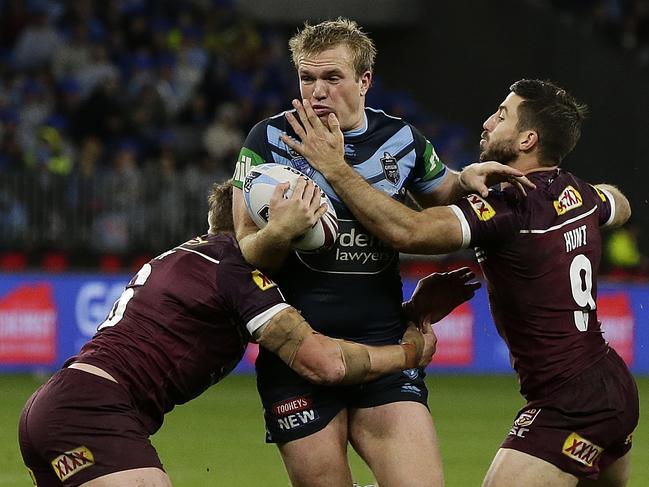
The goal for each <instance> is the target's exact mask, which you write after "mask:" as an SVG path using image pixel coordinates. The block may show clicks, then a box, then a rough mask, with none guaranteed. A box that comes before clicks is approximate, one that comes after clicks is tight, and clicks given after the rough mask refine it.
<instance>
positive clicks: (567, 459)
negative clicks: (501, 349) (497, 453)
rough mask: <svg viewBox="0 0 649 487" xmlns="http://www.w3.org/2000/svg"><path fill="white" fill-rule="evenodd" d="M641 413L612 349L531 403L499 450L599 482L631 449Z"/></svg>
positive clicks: (631, 385)
mask: <svg viewBox="0 0 649 487" xmlns="http://www.w3.org/2000/svg"><path fill="white" fill-rule="evenodd" d="M638 410H639V402H638V390H637V388H636V384H635V381H634V379H633V376H632V375H631V372H629V369H628V368H627V366H626V364H625V363H624V361H623V360H622V359H621V358H620V357H619V355H618V354H617V353H615V351H614V350H612V349H611V350H609V353H608V355H607V356H606V357H604V358H603V359H602V360H600V361H599V362H597V363H596V364H595V365H593V366H592V367H591V368H590V369H588V370H587V371H585V372H582V373H581V374H580V375H579V376H577V377H575V378H574V379H571V380H570V381H569V382H568V383H567V384H565V385H564V386H562V387H561V388H560V389H559V390H557V391H555V392H553V393H552V394H550V395H549V396H548V397H545V398H539V399H535V400H531V401H530V402H528V403H527V404H526V405H525V407H524V408H523V409H521V410H520V411H519V413H518V415H517V417H516V420H515V421H514V424H513V426H512V429H511V430H510V432H509V435H508V436H507V438H506V439H505V441H503V443H502V445H501V447H502V448H511V449H514V450H518V451H522V452H525V453H528V454H530V455H532V456H535V457H537V458H541V459H543V460H545V461H547V462H550V463H552V464H553V465H556V466H557V467H558V468H560V469H561V470H563V471H564V472H568V473H570V474H572V475H575V476H576V477H579V478H586V479H591V480H596V479H597V478H598V477H599V473H600V471H602V470H604V469H605V468H606V467H608V466H609V465H611V464H612V463H613V462H615V461H616V460H617V459H619V458H620V457H622V456H624V455H625V454H626V453H627V452H628V451H629V450H630V449H631V434H632V433H633V430H634V429H635V427H636V426H637V424H638V414H639V413H638Z"/></svg>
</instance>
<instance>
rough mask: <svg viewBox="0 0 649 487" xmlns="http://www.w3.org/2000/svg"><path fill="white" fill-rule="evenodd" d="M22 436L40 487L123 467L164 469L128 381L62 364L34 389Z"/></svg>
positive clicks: (68, 485) (71, 485) (74, 482)
mask: <svg viewBox="0 0 649 487" xmlns="http://www.w3.org/2000/svg"><path fill="white" fill-rule="evenodd" d="M18 439H19V443H20V451H21V453H22V456H23V460H24V462H25V465H26V466H27V468H28V469H29V470H30V474H31V475H32V476H33V477H34V478H33V480H34V482H35V483H36V485H38V486H39V487H61V485H64V486H65V487H76V486H78V485H81V484H83V483H84V482H88V481H89V480H92V479H95V478H97V477H101V476H103V475H107V474H110V473H114V472H119V471H122V470H130V469H133V468H144V467H158V468H160V469H162V464H161V463H160V459H159V458H158V454H157V453H156V451H155V449H154V448H153V446H152V445H151V442H150V441H149V433H148V432H147V431H146V429H145V427H144V423H143V421H142V418H140V417H138V414H137V412H136V409H135V408H134V407H133V405H132V402H131V398H130V395H129V393H128V391H127V390H126V389H125V387H123V386H122V385H120V384H117V383H115V382H112V381H110V380H108V379H104V378H103V377H98V376H96V375H93V374H89V373H88V372H84V371H81V370H76V369H62V370H59V371H58V372H57V373H56V374H54V375H53V376H52V377H51V378H50V380H49V381H48V382H47V383H45V384H44V385H42V386H41V387H40V388H39V389H38V390H37V391H36V392H34V394H32V396H31V397H30V398H29V400H28V401H27V404H26V405H25V407H24V408H23V411H22V414H21V417H20V423H19V431H18Z"/></svg>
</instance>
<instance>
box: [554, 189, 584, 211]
mask: <svg viewBox="0 0 649 487" xmlns="http://www.w3.org/2000/svg"><path fill="white" fill-rule="evenodd" d="M583 202H584V200H583V198H582V197H581V195H580V194H579V191H577V190H576V189H575V188H573V187H572V186H570V185H568V186H566V187H565V189H564V190H563V191H562V192H561V194H560V195H559V198H558V199H557V200H556V201H554V202H553V203H552V204H553V205H554V209H555V210H556V212H557V215H563V214H564V213H567V212H569V211H570V210H574V209H575V208H579V207H580V206H581V205H582V204H583Z"/></svg>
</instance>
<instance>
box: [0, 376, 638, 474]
mask: <svg viewBox="0 0 649 487" xmlns="http://www.w3.org/2000/svg"><path fill="white" fill-rule="evenodd" d="M40 383H41V381H40V380H39V379H37V378H34V377H31V376H26V375H5V376H3V375H0V397H1V398H2V408H1V409H0V486H2V487H18V486H29V485H31V483H30V480H29V477H28V475H27V472H26V470H25V469H24V467H23V465H22V461H21V459H20V454H19V451H18V446H17V440H16V425H17V420H18V415H19V414H20V410H21V408H22V405H23V403H24V402H25V400H26V399H27V397H28V396H29V395H30V394H31V392H32V391H33V390H34V389H35V388H36V387H37V386H38V385H39V384H40ZM638 383H639V386H640V394H641V396H640V397H641V401H642V404H641V411H646V410H647V408H649V402H648V399H647V398H649V377H644V378H639V379H638ZM428 385H429V387H430V391H431V393H430V400H429V402H430V406H431V410H432V412H433V417H434V418H435V421H436V424H437V430H438V433H439V437H440V441H441V445H442V455H443V459H444V468H445V475H446V485H447V486H448V487H469V486H479V485H480V484H481V481H482V477H483V475H484V473H485V472H486V470H487V468H488V466H489V463H490V461H491V458H492V456H493V454H494V453H495V452H496V450H497V448H498V445H499V444H500V441H501V439H502V438H503V436H504V435H505V433H506V432H507V430H508V428H509V426H510V424H511V421H512V418H513V415H514V414H515V412H516V411H517V410H518V408H519V406H520V405H521V404H522V400H521V398H520V397H519V395H518V393H517V386H516V382H515V380H514V378H513V377H502V376H439V377H435V378H432V379H429V381H428ZM153 443H154V444H155V446H156V448H157V449H158V452H159V453H160V456H161V458H162V460H163V462H164V465H165V468H166V469H167V471H168V472H169V474H170V476H171V478H172V480H173V482H174V486H175V487H212V486H227V487H233V486H243V487H248V486H250V487H253V486H264V487H274V486H287V485H289V483H288V479H287V477H286V474H285V473H284V469H283V465H282V463H281V460H280V457H279V455H278V453H277V451H276V449H275V447H273V446H270V445H266V444H265V443H264V441H263V426H262V420H261V408H260V404H259V400H258V398H257V392H256V389H255V385H254V378H253V377H251V376H232V377H229V378H227V379H225V380H224V381H223V382H222V383H221V384H218V385H216V386H215V387H213V388H212V389H210V390H209V391H207V392H206V393H205V394H204V395H203V396H201V397H200V398H198V399H197V400H195V401H193V402H191V403H189V404H187V405H185V406H181V407H179V408H176V410H175V411H173V412H172V413H171V414H170V415H169V416H168V417H167V420H166V421H165V424H164V426H163V428H162V430H161V431H160V432H159V433H158V434H156V435H155V436H154V438H153ZM633 451H634V460H633V473H632V480H631V482H630V484H629V485H630V487H644V486H646V485H647V482H648V481H647V479H648V478H649V426H648V425H647V424H646V423H643V422H642V421H641V423H640V426H639V428H638V430H637V431H636V434H635V435H634V449H633ZM350 458H351V463H352V468H353V471H354V478H355V480H356V481H357V482H358V483H360V484H362V485H365V484H369V483H371V482H372V476H371V474H370V473H369V471H368V470H367V468H366V467H365V466H364V465H363V463H362V462H361V461H360V460H359V459H358V457H356V455H355V454H354V453H350Z"/></svg>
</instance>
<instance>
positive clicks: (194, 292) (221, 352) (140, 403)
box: [67, 234, 288, 433]
mask: <svg viewBox="0 0 649 487" xmlns="http://www.w3.org/2000/svg"><path fill="white" fill-rule="evenodd" d="M287 306H288V305H287V304H285V303H284V298H283V296H282V294H281V292H280V291H279V289H278V288H277V286H275V284H274V283H273V282H272V281H270V280H269V279H268V278H266V277H265V276H264V275H263V274H261V273H260V272H259V271H257V270H255V269H254V268H252V267H250V265H248V264H247V263H246V262H245V260H244V259H243V257H242V256H241V253H240V251H239V247H238V245H237V242H236V240H235V238H234V236H232V235H230V234H225V235H209V236H203V237H199V238H196V239H193V240H190V241H188V242H186V243H184V244H182V245H180V246H178V247H176V248H174V249H172V250H169V251H168V252H165V253H163V254H161V255H159V256H158V257H156V258H155V259H153V260H151V261H150V262H149V263H147V264H145V265H144V266H143V267H142V269H140V271H139V272H138V273H137V274H136V275H135V277H133V279H131V281H130V282H129V284H128V286H127V287H126V290H125V291H124V293H122V295H121V297H120V298H119V299H118V300H117V302H116V303H115V305H114V306H113V309H112V311H111V312H110V314H109V316H108V317H107V319H106V320H105V321H104V322H103V323H101V324H100V325H99V327H98V330H99V331H98V333H97V334H96V335H95V336H94V337H93V338H92V340H90V341H89V342H88V343H87V344H86V345H84V347H83V348H82V349H81V351H80V352H79V354H78V355H77V356H76V357H73V358H71V359H69V360H68V362H67V363H71V362H72V361H79V362H84V363H88V364H92V365H96V366H97V367H100V368H102V369H104V370H105V371H107V372H108V373H110V374H111V375H112V376H113V377H115V379H117V381H118V382H119V383H120V384H122V385H124V386H126V387H127V388H128V389H129V392H130V394H131V396H132V398H133V401H134V403H135V405H136V407H137V408H138V409H139V410H140V411H142V412H144V413H145V414H146V415H147V416H148V417H149V418H150V420H151V422H150V424H148V425H147V428H148V429H149V430H150V432H151V433H153V432H154V431H155V430H157V429H158V428H159V427H160V424H161V423H162V417H163V415H164V413H166V412H168V411H170V410H171V409H173V407H174V406H175V405H176V404H182V403H184V402H187V401H189V400H190V399H193V398H194V397H196V396H198V395H199V394H200V393H201V392H203V391H204V390H205V389H207V388H208V387H209V386H210V385H212V384H214V383H216V382H217V381H219V380H220V379H221V378H222V377H223V376H225V375H226V374H228V373H229V372H230V371H231V370H232V369H233V368H234V366H235V365H236V364H237V363H238V362H239V360H240V359H241V357H242V356H243V353H244V351H245V348H246V344H247V342H248V339H249V338H250V335H249V333H252V332H253V331H254V330H255V329H256V328H258V327H259V326H261V325H262V324H263V323H264V322H265V321H267V320H268V319H270V318H271V317H272V316H273V315H274V314H275V313H277V312H279V311H280V310H281V309H284V308H285V307H287Z"/></svg>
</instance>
